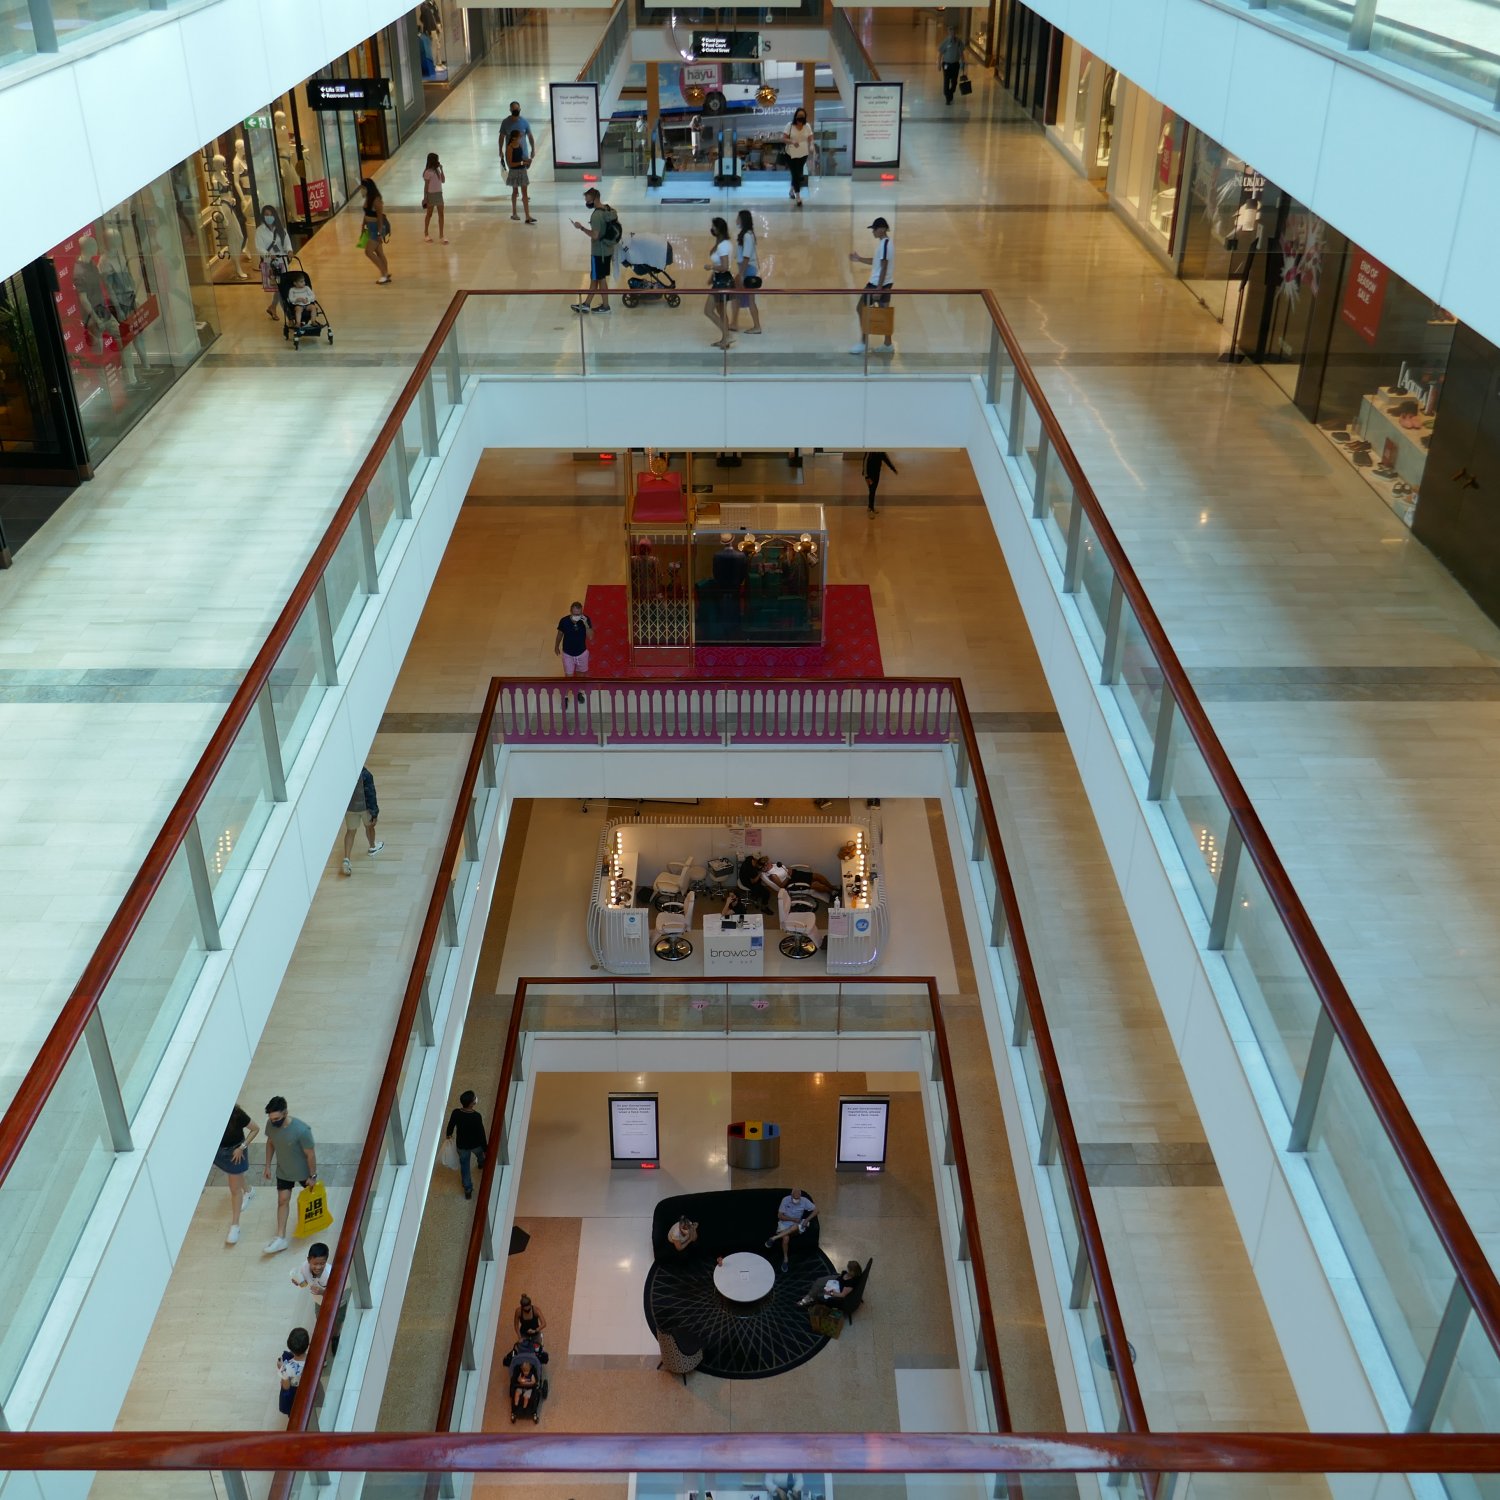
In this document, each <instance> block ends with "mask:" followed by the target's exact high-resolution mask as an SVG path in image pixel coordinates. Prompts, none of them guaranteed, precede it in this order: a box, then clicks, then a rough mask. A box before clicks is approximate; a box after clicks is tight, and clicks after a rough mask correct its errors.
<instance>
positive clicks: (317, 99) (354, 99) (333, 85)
mask: <svg viewBox="0 0 1500 1500" xmlns="http://www.w3.org/2000/svg"><path fill="white" fill-rule="evenodd" d="M390 102H391V80H390V79H389V78H309V79H308V80H307V103H308V107H309V108H310V109H384V108H385V107H386V106H387V105H388V104H389V103H390Z"/></svg>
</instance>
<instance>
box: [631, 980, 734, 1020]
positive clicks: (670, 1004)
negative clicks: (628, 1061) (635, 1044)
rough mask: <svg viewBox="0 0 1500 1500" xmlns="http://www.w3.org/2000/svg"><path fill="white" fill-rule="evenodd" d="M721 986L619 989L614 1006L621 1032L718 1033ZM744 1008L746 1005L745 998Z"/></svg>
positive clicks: (721, 1013)
mask: <svg viewBox="0 0 1500 1500" xmlns="http://www.w3.org/2000/svg"><path fill="white" fill-rule="evenodd" d="M725 1000H726V991H725V986H724V985H722V984H718V983H715V982H714V981H712V980H704V981H701V982H699V983H697V984H692V983H684V984H674V985H672V986H670V987H665V988H663V989H660V990H656V989H653V988H651V987H649V986H647V985H629V986H624V987H622V988H621V990H620V993H619V997H618V1000H617V1003H616V1010H617V1014H618V1017H619V1027H620V1030H621V1031H722V1030H723V1029H724V1026H725V1023H726V1017H725ZM744 1004H745V1007H746V1008H747V1010H748V1007H749V1005H750V1001H749V998H748V997H747V998H746V1000H745V1002H744Z"/></svg>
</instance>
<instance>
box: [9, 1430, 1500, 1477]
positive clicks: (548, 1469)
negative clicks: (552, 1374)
mask: <svg viewBox="0 0 1500 1500" xmlns="http://www.w3.org/2000/svg"><path fill="white" fill-rule="evenodd" d="M0 1465H3V1466H4V1469H5V1470H6V1471H7V1472H12V1473H25V1472H27V1471H28V1470H37V1471H43V1472H48V1473H58V1472H64V1473H66V1472H87V1471H90V1470H98V1471H103V1472H113V1473H119V1472H121V1471H126V1472H128V1471H131V1470H152V1471H156V1472H172V1471H197V1470H206V1469H224V1470H233V1471H239V1472H256V1471H258V1472H261V1473H264V1472H265V1471H267V1470H272V1469H300V1470H308V1469H318V1470H325V1471H329V1472H333V1473H349V1474H358V1473H381V1474H422V1473H427V1474H431V1473H451V1474H485V1473H497V1474H498V1473H515V1474H547V1473H567V1472H580V1473H610V1472H615V1473H620V1472H626V1473H628V1472H631V1471H635V1472H636V1473H671V1472H674V1471H676V1472H681V1471H682V1470H685V1469H686V1470H703V1469H708V1470H735V1469H744V1470H763V1469H767V1468H788V1469H817V1470H822V1471H824V1472H829V1473H836V1474H837V1473H845V1474H849V1473H853V1474H858V1473H873V1474H994V1473H1009V1474H1020V1475H1023V1476H1024V1475H1026V1474H1028V1473H1035V1474H1046V1473H1051V1474H1070V1473H1079V1474H1102V1473H1122V1472H1123V1473H1155V1474H1495V1473H1500V1442H1497V1441H1496V1440H1495V1437H1494V1435H1493V1434H1490V1433H1474V1434H1468V1433H1465V1434H1457V1433H1436V1434H1435V1433H1392V1432H1352V1433H1344V1432H1335V1433H1309V1432H1151V1433H1146V1432H1140V1433H1067V1434H1059V1433H973V1432H931V1433H921V1432H672V1433H664V1432H646V1433H634V1432H626V1433H619V1432H610V1433H603V1432H548V1431H546V1430H539V1429H535V1428H533V1429H531V1430H529V1431H523V1432H516V1431H513V1430H506V1431H505V1432H463V1433H446V1432H308V1433H295V1432H254V1433H245V1432H6V1433H0Z"/></svg>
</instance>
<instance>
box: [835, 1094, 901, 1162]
mask: <svg viewBox="0 0 1500 1500" xmlns="http://www.w3.org/2000/svg"><path fill="white" fill-rule="evenodd" d="M890 1121H891V1100H890V1096H889V1095H888V1094H861V1095H858V1096H854V1097H848V1096H846V1097H845V1098H842V1099H840V1100H839V1155H838V1161H837V1162H835V1164H834V1165H835V1167H836V1168H837V1170H838V1171H840V1172H879V1171H881V1170H882V1169H883V1168H884V1167H885V1147H886V1138H887V1136H888V1134H889V1130H890Z"/></svg>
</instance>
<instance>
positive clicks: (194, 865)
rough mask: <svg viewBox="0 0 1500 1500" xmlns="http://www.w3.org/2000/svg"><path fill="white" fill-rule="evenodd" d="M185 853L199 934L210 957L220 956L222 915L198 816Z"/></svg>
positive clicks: (191, 829) (187, 840)
mask: <svg viewBox="0 0 1500 1500" xmlns="http://www.w3.org/2000/svg"><path fill="white" fill-rule="evenodd" d="M182 852H183V854H184V855H185V856H186V858H187V867H188V880H189V882H190V883H191V884H192V887H193V902H194V904H195V905H196V906H197V908H198V930H199V932H200V933H201V934H202V937H203V946H204V948H205V949H207V951H208V952H210V953H217V952H219V951H220V949H222V948H223V946H224V944H223V942H222V941H221V940H220V938H219V913H218V911H217V910H216V909H215V907H214V885H213V881H211V880H210V879H209V878H208V860H207V859H205V858H204V855H203V835H202V834H201V833H199V832H198V815H197V813H194V814H193V821H192V823H191V824H190V825H189V827H188V831H187V837H186V838H185V839H183V841H182Z"/></svg>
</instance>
